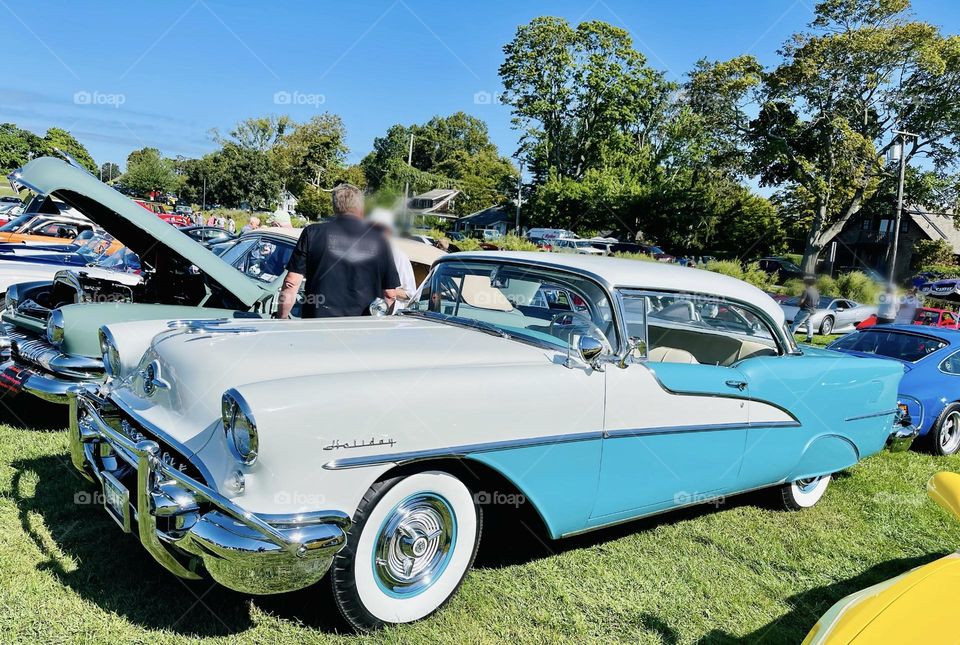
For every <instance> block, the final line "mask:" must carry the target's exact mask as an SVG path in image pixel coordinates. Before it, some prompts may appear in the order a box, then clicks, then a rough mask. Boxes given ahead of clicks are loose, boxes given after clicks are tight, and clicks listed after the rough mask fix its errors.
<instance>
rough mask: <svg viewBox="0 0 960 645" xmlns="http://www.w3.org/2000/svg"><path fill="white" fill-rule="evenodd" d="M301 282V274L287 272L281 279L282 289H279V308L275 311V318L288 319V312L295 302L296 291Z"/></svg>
mask: <svg viewBox="0 0 960 645" xmlns="http://www.w3.org/2000/svg"><path fill="white" fill-rule="evenodd" d="M301 282H303V274H302V273H293V272H292V271H287V275H286V277H285V278H284V279H283V288H282V289H280V306H279V307H278V309H277V318H289V317H290V310H291V309H293V304H294V303H295V302H296V301H297V291H299V289H300V283H301Z"/></svg>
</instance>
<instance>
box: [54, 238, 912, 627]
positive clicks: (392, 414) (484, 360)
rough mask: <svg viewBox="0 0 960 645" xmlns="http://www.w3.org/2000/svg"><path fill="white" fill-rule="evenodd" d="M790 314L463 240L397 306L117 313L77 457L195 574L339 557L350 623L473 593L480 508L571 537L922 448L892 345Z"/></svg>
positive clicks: (693, 274)
mask: <svg viewBox="0 0 960 645" xmlns="http://www.w3.org/2000/svg"><path fill="white" fill-rule="evenodd" d="M783 322H784V321H783V313H782V311H781V310H780V308H779V307H778V306H777V304H776V303H775V302H774V301H773V300H772V299H770V298H769V297H768V296H767V295H765V294H764V293H762V292H761V291H759V290H758V289H756V288H754V287H752V286H750V285H748V284H746V283H744V282H741V281H739V280H735V279H733V278H730V277H727V276H723V275H720V274H717V273H708V272H705V271H699V270H696V269H686V268H681V267H675V266H669V265H664V264H660V263H654V262H636V261H632V260H626V259H615V258H596V257H590V256H582V255H566V256H562V255H548V254H543V253H510V252H481V253H457V254H452V255H448V256H444V257H442V258H440V259H439V260H438V261H437V262H436V263H435V264H434V267H433V269H432V271H431V273H430V275H429V277H428V278H427V280H426V282H425V283H424V285H423V286H422V287H421V288H420V291H419V294H418V296H417V298H415V300H414V302H412V303H411V305H410V306H408V307H407V308H406V309H404V310H403V311H402V313H401V314H400V315H394V316H382V317H360V318H340V319H322V320H300V321H281V320H259V319H258V320H222V321H211V320H203V321H189V320H186V321H170V322H169V323H166V322H163V323H158V322H155V321H140V322H131V323H119V324H111V325H107V326H105V327H104V328H102V330H101V344H102V348H103V351H104V364H105V365H106V366H107V368H108V371H109V372H110V380H108V382H107V384H106V385H105V386H102V387H96V386H93V385H91V386H87V387H84V388H76V389H74V390H73V391H72V392H71V398H72V400H71V403H70V406H71V414H70V418H71V428H70V451H71V458H72V461H73V463H74V465H75V466H76V468H77V469H79V470H80V471H81V472H82V473H84V474H85V475H86V476H87V477H88V478H89V479H90V481H91V482H94V483H95V485H98V486H101V487H102V491H103V496H104V500H105V504H104V506H105V510H106V512H107V513H108V514H109V515H110V516H111V517H113V518H114V519H115V520H116V522H117V524H118V525H119V526H120V527H122V529H123V530H124V531H127V532H131V533H135V534H136V535H137V536H138V537H139V539H140V541H141V543H142V544H143V546H144V548H145V549H146V550H147V551H148V552H149V553H150V554H151V555H152V556H153V557H154V558H155V559H156V560H157V561H158V562H159V563H160V564H162V565H163V566H164V567H166V568H167V569H169V570H170V571H171V572H173V573H174V574H176V575H178V576H181V577H184V578H198V577H200V576H202V575H209V576H211V577H212V578H213V579H214V580H216V581H218V582H220V583H221V584H223V585H225V586H227V587H230V588H232V589H235V590H238V591H240V592H243V593H254V594H265V593H277V592H282V591H290V590H294V589H300V588H304V587H307V586H309V585H311V584H314V583H316V582H318V581H320V580H321V579H322V578H323V577H324V576H325V575H327V574H328V573H329V577H328V580H329V584H331V585H332V587H333V598H334V600H335V603H336V605H337V607H338V608H339V610H340V611H341V613H342V614H343V616H344V617H345V618H346V620H347V621H349V623H350V624H351V625H353V626H354V627H356V628H357V629H370V628H376V627H379V626H381V625H384V624H390V623H405V622H409V621H414V620H418V619H420V618H423V617H424V616H427V615H429V614H430V613H432V612H434V611H435V610H437V609H438V608H439V607H440V606H442V605H443V603H444V602H445V601H446V600H447V599H448V598H450V596H451V595H452V594H453V593H454V592H455V591H456V589H457V587H458V586H459V585H460V582H461V581H462V580H463V578H464V576H465V575H466V573H467V571H468V569H469V568H470V565H471V563H472V562H473V559H474V556H475V555H476V552H477V548H478V546H479V543H480V536H481V534H482V526H483V518H484V514H485V513H490V512H502V513H507V514H508V517H507V518H506V519H507V522H508V523H505V524H504V526H511V525H517V522H518V521H519V520H518V517H533V518H536V519H535V521H536V522H539V523H540V524H541V526H542V528H543V531H544V532H545V534H546V535H547V536H548V537H549V538H553V539H559V538H562V537H565V536H569V535H575V534H578V533H582V532H584V531H589V530H593V529H597V528H600V527H603V526H609V525H612V524H616V523H620V522H624V521H627V520H630V519H633V518H637V517H641V516H646V515H651V514H654V513H659V512H662V511H666V510H669V509H672V508H677V507H680V506H685V505H690V504H697V503H701V502H706V501H709V500H713V499H716V498H720V497H723V496H726V495H730V494H734V493H737V492H742V491H746V490H752V489H757V488H763V487H770V486H772V487H775V488H776V490H777V498H778V499H780V500H782V502H783V504H784V506H785V507H786V508H789V509H794V510H797V509H801V508H806V507H809V506H812V505H813V504H815V503H816V502H817V501H818V500H819V499H820V498H821V497H822V496H823V494H824V492H825V490H826V489H827V486H828V484H829V482H830V475H831V473H833V472H836V471H838V470H842V469H845V468H848V467H850V466H852V465H854V464H855V463H857V461H859V460H860V459H861V458H863V457H866V456H868V455H870V454H872V453H875V452H877V451H878V450H880V449H881V448H883V446H884V445H885V444H886V443H887V442H888V441H892V442H893V443H892V445H894V446H896V447H904V446H906V445H908V444H909V441H910V440H911V439H912V437H913V436H914V435H915V429H913V428H911V427H910V426H909V424H908V423H906V420H905V419H902V418H900V417H898V414H899V413H898V409H897V386H898V384H899V381H900V378H901V376H902V374H903V370H902V368H901V367H900V365H899V364H897V363H895V362H894V361H887V360H879V359H871V358H856V357H847V356H842V355H837V354H833V353H829V356H825V355H824V354H825V353H824V352H822V351H821V352H819V353H813V352H812V353H811V355H810V356H806V355H804V354H803V353H802V352H801V351H800V350H798V348H797V346H796V345H795V343H794V342H793V339H792V336H791V335H790V334H789V333H788V332H787V330H786V329H785V328H784V325H783ZM778 373H781V374H786V375H787V376H788V377H787V378H774V377H772V376H771V374H778ZM532 402H536V404H535V405H534V404H532ZM524 511H529V512H530V515H529V516H523V515H520V516H517V517H514V516H512V515H510V514H512V513H515V512H516V513H520V512H524ZM511 521H512V524H510V523H509V522H511ZM525 535H526V530H524V531H520V530H517V531H516V533H515V536H514V537H515V539H517V540H521V539H524V537H525ZM118 556H119V554H118ZM115 575H117V573H116V572H112V573H110V576H115ZM585 575H589V572H587V573H585ZM110 583H111V579H110V577H108V576H107V575H106V574H105V575H104V580H103V581H102V582H101V583H99V584H102V585H109V584H110Z"/></svg>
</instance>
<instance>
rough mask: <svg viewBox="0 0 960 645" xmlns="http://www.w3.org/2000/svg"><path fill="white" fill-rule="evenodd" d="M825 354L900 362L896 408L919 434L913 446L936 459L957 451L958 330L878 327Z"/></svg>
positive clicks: (959, 427)
mask: <svg viewBox="0 0 960 645" xmlns="http://www.w3.org/2000/svg"><path fill="white" fill-rule="evenodd" d="M829 349H833V350H836V351H839V352H843V353H845V354H852V355H854V356H869V357H874V358H876V357H883V358H889V359H891V360H895V361H898V362H900V363H901V364H902V365H903V370H904V375H903V379H902V380H901V381H900V388H899V403H900V407H901V408H904V406H905V409H906V410H907V411H908V412H909V413H910V416H911V417H912V419H913V423H914V425H915V426H916V427H917V428H918V429H919V431H920V434H919V438H918V441H917V443H916V444H915V445H924V444H925V445H926V447H927V448H929V449H930V450H931V451H932V452H933V453H934V454H938V455H952V454H954V453H955V452H957V451H958V450H960V331H957V330H952V329H942V328H937V327H921V326H917V325H878V326H876V327H870V328H868V329H864V330H862V331H860V332H857V333H854V334H850V335H848V336H844V337H843V338H840V339H838V340H836V341H834V342H833V343H831V344H830V345H829Z"/></svg>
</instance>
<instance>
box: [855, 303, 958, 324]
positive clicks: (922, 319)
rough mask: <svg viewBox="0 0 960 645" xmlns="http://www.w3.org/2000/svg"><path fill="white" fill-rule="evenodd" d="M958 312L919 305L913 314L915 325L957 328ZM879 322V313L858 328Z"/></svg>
mask: <svg viewBox="0 0 960 645" xmlns="http://www.w3.org/2000/svg"><path fill="white" fill-rule="evenodd" d="M958 322H960V319H958V318H957V314H956V312H953V311H950V310H949V309H934V308H933V307H917V310H916V312H914V314H913V322H912V323H911V324H913V325H922V326H924V327H942V328H944V329H957V323H958ZM876 324H877V315H876V314H874V315H872V316H870V317H869V318H867V319H866V320H864V321H863V322H862V323H860V324H859V325H857V329H866V328H867V327H873V326H874V325H876Z"/></svg>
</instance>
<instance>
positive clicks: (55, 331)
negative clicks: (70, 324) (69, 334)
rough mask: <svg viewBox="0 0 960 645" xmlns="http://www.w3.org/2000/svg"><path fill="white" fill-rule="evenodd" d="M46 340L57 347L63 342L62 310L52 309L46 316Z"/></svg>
mask: <svg viewBox="0 0 960 645" xmlns="http://www.w3.org/2000/svg"><path fill="white" fill-rule="evenodd" d="M47 341H48V342H50V343H51V344H53V345H56V346H57V347H59V346H60V345H62V344H63V312H62V311H60V310H59V309H54V310H53V311H51V312H50V317H49V318H47Z"/></svg>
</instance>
